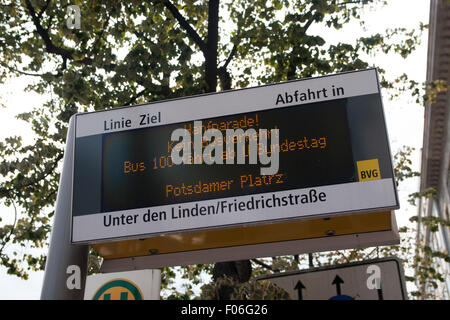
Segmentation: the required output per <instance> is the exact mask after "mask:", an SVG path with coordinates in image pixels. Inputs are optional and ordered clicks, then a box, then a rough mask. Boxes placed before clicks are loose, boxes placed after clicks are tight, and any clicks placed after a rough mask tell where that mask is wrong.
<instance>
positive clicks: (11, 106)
mask: <svg viewBox="0 0 450 320" xmlns="http://www.w3.org/2000/svg"><path fill="white" fill-rule="evenodd" d="M389 2H390V5H389V6H388V7H386V8H384V9H381V10H377V11H370V10H367V12H366V13H365V15H364V20H365V21H366V25H367V28H368V29H369V33H375V32H380V33H382V32H383V31H384V30H385V29H386V28H394V27H399V26H404V27H407V28H414V27H417V26H418V25H419V21H422V22H424V23H428V19H429V6H430V4H429V0H408V1H406V0H391V1H389ZM406 5H407V6H406ZM358 30H359V27H358ZM354 37H355V35H354V32H353V31H352V28H351V26H350V27H347V28H345V29H344V30H340V31H339V32H327V34H326V35H325V38H326V40H327V41H331V42H334V41H336V42H338V41H346V40H347V41H351V39H353V38H354ZM427 37H428V32H427V31H426V32H424V35H423V38H422V39H423V40H422V45H421V46H420V47H419V48H418V50H417V51H416V52H415V53H414V54H413V55H411V56H410V57H409V58H408V59H407V60H403V59H401V58H398V57H392V56H389V57H384V56H379V57H378V56H377V57H376V58H374V59H373V61H374V62H376V63H377V64H379V65H380V66H382V67H383V68H385V69H386V70H387V71H388V72H389V74H390V75H392V76H399V75H401V74H402V73H407V74H408V75H409V76H410V77H411V78H412V79H414V80H416V81H419V82H423V81H424V80H425V75H426V58H427V57H426V54H427ZM32 80H33V79H32V78H31V77H21V78H19V79H13V80H10V81H8V82H7V83H6V84H3V85H0V103H3V104H4V105H6V108H4V109H3V108H1V107H0V115H1V116H0V140H3V139H4V138H5V137H8V136H11V135H22V136H23V137H24V140H25V143H26V142H27V141H28V142H31V141H32V131H31V129H29V127H28V126H27V125H26V123H24V122H22V121H18V120H16V119H15V118H14V115H15V114H18V113H21V112H25V111H29V110H31V108H32V107H33V106H39V105H42V104H43V102H44V101H45V100H46V97H43V96H40V95H38V94H35V93H30V92H24V90H23V89H24V87H25V86H26V83H27V82H28V81H32ZM383 102H384V109H385V115H386V122H387V127H388V134H389V137H390V141H391V150H392V153H395V152H396V151H397V150H398V149H399V148H400V147H401V146H403V145H408V146H411V147H415V148H416V152H415V154H414V157H413V159H412V160H413V161H414V169H415V170H419V166H420V152H419V151H420V148H421V146H422V138H423V107H421V106H419V105H417V104H415V103H414V101H413V99H412V98H409V97H408V96H405V97H401V98H400V99H396V100H394V101H390V100H389V99H388V98H387V94H384V98H383ZM417 187H418V179H411V180H410V181H409V182H406V183H403V184H402V185H400V188H399V195H400V198H401V209H400V210H398V211H397V214H396V216H397V224H398V225H399V226H400V227H401V226H404V225H407V224H409V222H408V219H409V217H410V216H412V215H416V214H417V208H416V207H411V206H410V205H408V203H407V201H406V200H407V195H408V194H409V193H412V192H415V191H417ZM12 215H13V212H12V209H10V208H5V207H3V206H0V216H1V217H2V218H3V219H4V222H7V221H8V219H11V216H12ZM25 250H26V249H25ZM42 279H43V272H34V273H32V274H31V275H30V279H29V280H27V281H24V280H20V279H18V278H17V277H15V276H9V275H6V271H5V268H4V267H1V266H0V289H1V290H0V299H39V296H40V290H41V286H42ZM5 288H7V289H6V290H5Z"/></svg>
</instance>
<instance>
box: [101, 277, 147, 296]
mask: <svg viewBox="0 0 450 320" xmlns="http://www.w3.org/2000/svg"><path fill="white" fill-rule="evenodd" d="M92 300H142V293H141V290H139V287H138V286H137V285H135V284H134V283H133V282H131V281H129V280H127V279H114V280H111V281H108V282H107V283H105V284H104V285H102V286H101V287H100V288H99V289H98V290H97V292H96V293H95V295H94V297H93V298H92Z"/></svg>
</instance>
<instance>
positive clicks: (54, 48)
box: [25, 0, 73, 60]
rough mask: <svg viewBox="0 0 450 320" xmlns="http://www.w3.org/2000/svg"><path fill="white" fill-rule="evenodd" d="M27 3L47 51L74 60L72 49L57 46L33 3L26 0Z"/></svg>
mask: <svg viewBox="0 0 450 320" xmlns="http://www.w3.org/2000/svg"><path fill="white" fill-rule="evenodd" d="M25 4H26V6H27V9H28V11H29V13H30V15H31V20H32V21H33V24H34V26H35V27H36V32H37V33H38V34H39V35H40V36H41V38H42V40H43V41H44V44H45V49H46V50H47V52H49V53H54V54H56V55H59V56H61V57H63V58H66V59H71V60H72V59H73V55H72V51H70V50H67V49H65V48H61V47H58V46H55V45H54V44H53V42H52V40H51V39H50V36H49V34H48V32H47V31H46V30H45V29H44V27H42V25H41V21H40V19H39V17H38V16H37V15H36V11H35V10H34V8H33V6H32V5H31V2H30V0H25Z"/></svg>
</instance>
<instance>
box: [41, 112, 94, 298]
mask: <svg viewBox="0 0 450 320" xmlns="http://www.w3.org/2000/svg"><path fill="white" fill-rule="evenodd" d="M74 140H75V139H74V122H73V120H71V121H70V123H69V129H68V133H67V139H66V150H65V153H64V164H63V170H62V173H61V178H60V181H59V189H58V196H57V199H56V207H55V216H54V221H53V227H52V233H51V238H50V246H49V250H48V255H47V262H46V265H45V275H44V283H43V286H42V291H41V299H43V300H82V299H83V297H84V284H85V281H86V275H87V264H88V254H89V246H87V245H74V244H72V243H71V241H70V233H71V232H70V228H71V226H72V223H71V217H72V215H71V213H72V181H73V178H72V174H73V170H72V169H73V156H74V153H73V148H74ZM71 276H72V279H73V283H68V281H69V282H70V281H71V279H70V277H71Z"/></svg>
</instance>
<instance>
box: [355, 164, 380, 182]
mask: <svg viewBox="0 0 450 320" xmlns="http://www.w3.org/2000/svg"><path fill="white" fill-rule="evenodd" d="M356 165H357V167H358V177H359V181H370V180H378V179H381V173H380V165H379V163H378V159H372V160H364V161H357V162H356Z"/></svg>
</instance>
